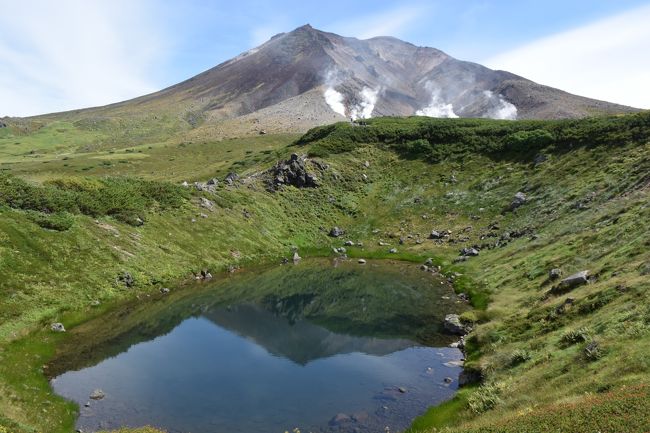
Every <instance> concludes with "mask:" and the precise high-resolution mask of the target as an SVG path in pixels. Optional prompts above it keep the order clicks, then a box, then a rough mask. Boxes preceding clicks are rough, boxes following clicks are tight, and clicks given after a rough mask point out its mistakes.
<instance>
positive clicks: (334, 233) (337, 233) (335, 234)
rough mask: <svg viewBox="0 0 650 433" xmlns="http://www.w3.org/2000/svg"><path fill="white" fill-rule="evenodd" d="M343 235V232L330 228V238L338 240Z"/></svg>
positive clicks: (336, 228)
mask: <svg viewBox="0 0 650 433" xmlns="http://www.w3.org/2000/svg"><path fill="white" fill-rule="evenodd" d="M344 234H345V231H343V230H341V229H340V228H338V227H332V230H330V236H331V237H333V238H338V237H340V236H343V235H344Z"/></svg>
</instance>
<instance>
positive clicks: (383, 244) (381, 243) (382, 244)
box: [378, 241, 390, 247]
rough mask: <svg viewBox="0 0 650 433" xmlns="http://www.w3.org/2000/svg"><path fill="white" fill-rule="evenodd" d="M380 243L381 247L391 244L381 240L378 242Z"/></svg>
mask: <svg viewBox="0 0 650 433" xmlns="http://www.w3.org/2000/svg"><path fill="white" fill-rule="evenodd" d="M378 245H379V246H380V247H387V246H389V245H390V244H389V243H388V242H384V241H379V242H378Z"/></svg>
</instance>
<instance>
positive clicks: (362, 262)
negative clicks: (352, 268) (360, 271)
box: [358, 259, 366, 265]
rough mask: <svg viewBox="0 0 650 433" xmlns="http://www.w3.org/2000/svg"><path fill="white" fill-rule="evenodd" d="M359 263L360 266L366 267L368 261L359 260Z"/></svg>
mask: <svg viewBox="0 0 650 433" xmlns="http://www.w3.org/2000/svg"><path fill="white" fill-rule="evenodd" d="M358 263H359V264H360V265H365V264H366V259H359V260H358Z"/></svg>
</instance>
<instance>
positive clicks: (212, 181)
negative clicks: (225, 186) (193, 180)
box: [207, 177, 219, 186]
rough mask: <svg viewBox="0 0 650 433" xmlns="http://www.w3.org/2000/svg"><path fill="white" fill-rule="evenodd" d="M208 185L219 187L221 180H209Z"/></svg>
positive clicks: (214, 178)
mask: <svg viewBox="0 0 650 433" xmlns="http://www.w3.org/2000/svg"><path fill="white" fill-rule="evenodd" d="M207 184H208V185H214V186H216V185H219V179H217V178H216V177H213V178H212V179H210V180H208V183H207Z"/></svg>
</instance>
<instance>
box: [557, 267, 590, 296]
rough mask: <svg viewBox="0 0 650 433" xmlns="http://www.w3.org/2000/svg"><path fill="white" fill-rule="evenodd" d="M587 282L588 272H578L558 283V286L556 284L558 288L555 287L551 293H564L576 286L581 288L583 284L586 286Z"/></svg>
mask: <svg viewBox="0 0 650 433" xmlns="http://www.w3.org/2000/svg"><path fill="white" fill-rule="evenodd" d="M588 282H589V271H580V272H578V273H575V274H573V275H570V276H568V277H566V278H565V279H563V280H562V281H560V284H558V286H557V287H555V288H554V289H553V291H555V292H565V291H568V290H571V289H574V288H576V287H578V286H581V285H583V284H587V283H588Z"/></svg>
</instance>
